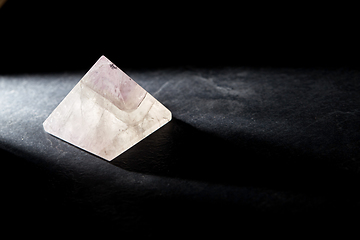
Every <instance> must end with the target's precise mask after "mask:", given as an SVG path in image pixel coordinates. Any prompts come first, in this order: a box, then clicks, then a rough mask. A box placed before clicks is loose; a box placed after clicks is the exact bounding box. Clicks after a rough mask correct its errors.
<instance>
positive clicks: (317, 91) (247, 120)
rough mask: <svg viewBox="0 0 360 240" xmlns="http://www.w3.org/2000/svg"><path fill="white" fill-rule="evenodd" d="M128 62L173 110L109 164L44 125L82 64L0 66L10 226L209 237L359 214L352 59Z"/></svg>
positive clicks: (358, 133)
mask: <svg viewBox="0 0 360 240" xmlns="http://www.w3.org/2000/svg"><path fill="white" fill-rule="evenodd" d="M119 67H121V66H119ZM124 70H125V71H126V69H124ZM126 72H127V73H128V74H129V75H130V76H131V77H132V78H133V79H134V80H135V81H137V82H138V83H139V84H140V85H141V86H142V87H144V88H145V89H146V90H147V91H149V92H150V93H151V94H153V96H154V97H156V98H157V99H158V100H159V101H160V102H162V103H163V104H164V105H165V106H166V107H167V108H169V109H170V110H171V111H172V113H173V120H172V121H171V122H170V123H168V124H167V125H165V126H164V127H163V128H161V129H160V130H158V131H157V132H155V133H153V134H152V135H150V136H149V137H148V138H147V139H145V140H143V141H142V142H140V143H138V144H137V145H135V146H134V147H133V148H131V149H130V150H128V151H127V152H125V153H124V154H122V155H120V156H119V157H118V158H116V159H115V160H114V161H112V162H107V161H104V160H102V159H100V158H98V157H96V156H94V155H91V154H89V153H87V152H85V151H82V150H80V149H78V148H76V147H74V146H72V145H70V144H67V143H65V142H63V141H61V140H59V139H57V138H54V137H52V136H50V135H49V134H47V133H46V132H45V131H44V130H43V127H42V122H43V121H44V120H45V119H46V118H47V116H48V115H49V114H50V113H51V112H52V110H53V109H54V108H55V107H56V106H57V105H58V104H59V102H60V101H61V100H62V99H63V98H64V97H65V96H66V94H67V93H68V92H69V91H70V90H71V89H72V88H73V87H74V86H75V84H76V83H77V81H79V79H80V78H81V77H82V75H83V74H84V73H85V72H79V73H59V74H42V75H41V74H38V75H37V74H22V75H2V76H0V106H1V107H0V149H1V151H2V152H1V156H2V167H1V171H2V196H3V199H4V201H5V203H4V204H3V207H4V209H10V210H11V211H9V213H7V214H6V215H5V216H6V217H7V219H9V220H8V222H9V223H10V225H11V226H13V225H23V226H30V227H34V226H39V225H42V226H46V227H51V228H52V229H55V230H59V229H63V230H64V229H69V228H70V229H72V228H76V229H78V228H81V229H86V230H89V229H92V228H98V227H106V228H107V229H116V230H117V231H119V232H121V233H130V234H135V235H137V234H140V235H145V236H149V235H150V236H153V235H157V234H164V235H166V234H168V233H174V232H175V233H177V234H184V235H186V234H187V233H189V232H191V231H192V232H193V233H199V234H209V235H212V233H213V232H214V231H215V232H218V233H220V234H224V233H234V232H235V233H236V232H238V231H255V232H256V231H257V229H262V230H263V231H265V230H266V231H267V230H270V229H271V230H272V231H275V232H276V231H283V230H282V229H284V228H286V229H292V230H294V229H296V230H299V229H302V230H306V229H309V228H315V229H319V227H320V224H319V223H321V224H323V223H324V226H326V228H328V227H330V226H332V225H333V224H335V225H336V226H338V225H337V224H338V223H341V222H344V221H345V222H346V221H347V220H349V219H350V218H351V217H352V216H357V215H358V214H359V212H360V211H359V210H360V209H359V200H360V190H359V189H360V181H359V180H360V178H359V177H360V175H359V162H360V154H359V151H360V150H359V145H360V128H359V119H360V118H359V117H360V110H359V109H360V100H359V95H358V94H359V91H360V82H359V78H360V72H359V71H358V70H351V69H349V68H338V69H332V70H329V69H321V68H320V69H314V68H313V69H311V68H304V69H301V68H296V69H295V68H256V67H254V68H250V67H223V68H211V69H210V68H168V69H158V70H129V71H126ZM34 216H37V217H38V218H37V219H36V220H34V219H33V217H34ZM194 230H195V231H194Z"/></svg>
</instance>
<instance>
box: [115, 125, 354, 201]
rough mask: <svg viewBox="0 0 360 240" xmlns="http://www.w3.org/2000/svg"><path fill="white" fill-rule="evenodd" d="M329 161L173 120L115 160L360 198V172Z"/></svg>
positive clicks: (166, 171)
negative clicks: (225, 137)
mask: <svg viewBox="0 0 360 240" xmlns="http://www.w3.org/2000/svg"><path fill="white" fill-rule="evenodd" d="M239 135H241V134H239ZM331 161H332V160H331V159H328V158H327V159H324V158H323V157H321V156H316V155H314V154H311V153H307V152H304V151H300V150H298V149H288V148H285V147H279V146H274V145H273V144H271V143H267V142H261V141H258V140H249V139H245V138H244V139H241V136H239V140H238V141H237V143H234V142H230V141H227V140H225V139H222V138H220V137H217V136H215V135H213V134H210V133H207V132H203V131H200V130H198V129H196V128H194V127H192V126H190V125H189V124H187V123H185V122H183V121H181V120H178V119H173V120H172V121H171V122H169V123H168V124H167V125H165V126H164V127H162V128H160V129H159V130H158V131H156V132H155V133H153V134H151V135H150V136H148V137H147V138H145V139H144V140H142V141H141V142H139V143H138V144H136V145H135V146H134V147H132V148H130V149H129V150H128V151H126V152H124V153H123V154H121V155H120V156H118V157H117V158H115V159H114V160H113V161H112V162H111V163H112V164H114V165H116V166H118V167H121V168H123V169H126V170H129V171H135V172H140V173H146V174H154V175H161V176H168V177H175V178H183V179H192V180H198V181H205V182H212V183H219V184H230V185H237V186H253V187H264V188H270V189H277V190H284V191H287V190H288V191H296V192H298V191H299V192H305V193H308V194H314V195H318V194H320V195H330V196H331V197H332V200H335V201H358V200H359V199H360V194H359V193H357V192H356V191H353V190H354V189H359V187H360V179H359V176H357V175H355V174H352V173H349V172H348V171H345V170H341V169H339V168H337V167H336V166H331V165H329V162H331Z"/></svg>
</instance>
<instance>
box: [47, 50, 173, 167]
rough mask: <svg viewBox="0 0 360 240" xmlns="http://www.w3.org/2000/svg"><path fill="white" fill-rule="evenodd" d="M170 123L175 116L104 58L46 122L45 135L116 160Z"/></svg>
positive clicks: (100, 59) (102, 57)
mask: <svg viewBox="0 0 360 240" xmlns="http://www.w3.org/2000/svg"><path fill="white" fill-rule="evenodd" d="M170 120H171V112H170V111H169V110H168V109H167V108H165V107H164V106H163V105H162V104H161V103H160V102H159V101H157V100H156V99H155V98H154V97H153V96H151V95H150V94H149V93H148V92H147V91H145V90H144V89H143V88H142V87H140V86H139V85H138V84H137V83H136V82H135V81H134V80H132V79H131V78H130V77H129V76H128V75H126V74H125V73H124V72H123V71H121V70H120V69H119V68H118V67H116V66H115V65H114V64H113V63H112V62H110V60H108V59H107V58H106V57H105V56H101V57H100V58H99V60H98V61H97V62H96V63H95V64H94V66H92V68H91V69H90V70H89V71H88V72H87V73H86V74H85V75H84V77H83V78H82V79H81V80H80V81H79V82H78V83H77V85H76V86H75V87H74V88H73V89H72V90H71V91H70V93H69V94H68V95H67V96H66V97H65V98H64V100H63V101H62V102H61V103H60V104H59V105H58V106H57V107H56V108H55V110H54V111H53V112H52V113H51V114H50V116H49V117H48V118H47V119H46V120H45V122H44V123H43V126H44V129H45V131H46V132H48V133H50V134H52V135H54V136H56V137H58V138H60V139H62V140H64V141H66V142H69V143H71V144H73V145H75V146H77V147H79V148H82V149H84V150H86V151H89V152H91V153H93V154H95V155H97V156H100V157H102V158H104V159H106V160H112V159H114V158H115V157H117V156H118V155H120V154H121V153H123V152H124V151H126V150H127V149H129V148H130V147H132V146H133V145H134V144H136V143H138V142H139V141H141V140H142V139H144V138H145V137H146V136H148V135H149V134H151V133H153V132H154V131H156V130H157V129H158V128H160V127H161V126H163V125H164V124H166V123H167V122H169V121H170Z"/></svg>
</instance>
